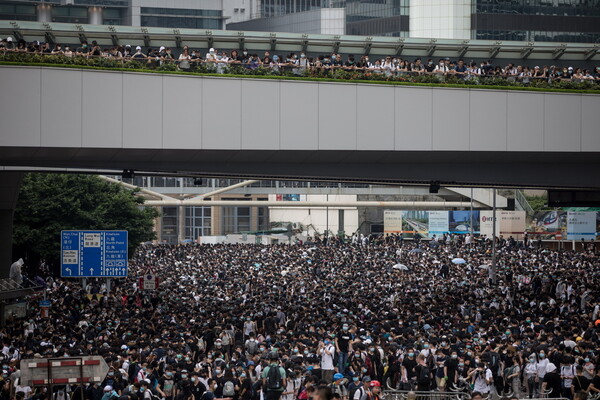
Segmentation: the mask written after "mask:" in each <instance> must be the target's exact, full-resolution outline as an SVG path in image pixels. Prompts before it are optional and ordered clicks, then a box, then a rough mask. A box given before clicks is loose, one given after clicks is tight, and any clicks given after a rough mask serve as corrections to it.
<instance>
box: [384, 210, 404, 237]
mask: <svg viewBox="0 0 600 400" xmlns="http://www.w3.org/2000/svg"><path fill="white" fill-rule="evenodd" d="M383 232H384V233H400V232H402V210H384V211H383Z"/></svg>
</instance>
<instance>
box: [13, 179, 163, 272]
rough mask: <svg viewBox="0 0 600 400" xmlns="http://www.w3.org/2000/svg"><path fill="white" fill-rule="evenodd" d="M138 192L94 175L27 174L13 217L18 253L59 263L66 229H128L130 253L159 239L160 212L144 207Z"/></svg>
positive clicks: (33, 260)
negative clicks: (155, 228)
mask: <svg viewBox="0 0 600 400" xmlns="http://www.w3.org/2000/svg"><path fill="white" fill-rule="evenodd" d="M135 193H136V192H135V191H132V190H128V189H125V188H123V187H122V186H121V185H118V184H113V183H109V182H106V181H104V180H102V179H100V178H99V177H97V176H95V175H63V174H28V175H26V176H25V179H24V180H23V184H22V186H21V191H20V193H19V201H18V203H17V208H16V210H15V216H14V229H13V244H14V247H15V248H14V250H15V251H14V255H15V256H17V257H21V256H24V257H25V258H26V259H27V261H28V264H29V265H30V266H32V267H35V266H37V264H38V263H39V260H40V259H44V260H46V262H48V263H49V264H51V265H52V266H53V267H54V268H58V266H59V265H60V232H61V231H62V230H127V231H128V232H129V233H128V237H129V255H130V256H131V255H132V254H133V252H134V250H135V249H136V247H137V246H138V245H139V244H140V243H142V242H146V241H149V240H152V239H155V237H156V235H155V233H154V231H153V230H152V228H153V225H154V221H153V220H154V218H156V217H157V216H158V212H157V211H156V210H155V209H153V208H144V207H141V206H142V205H143V203H144V200H143V199H142V198H140V197H137V196H135Z"/></svg>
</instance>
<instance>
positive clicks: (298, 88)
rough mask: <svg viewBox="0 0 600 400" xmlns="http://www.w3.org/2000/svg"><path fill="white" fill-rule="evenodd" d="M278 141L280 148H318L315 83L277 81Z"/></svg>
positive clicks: (317, 93) (316, 87)
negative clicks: (278, 96) (278, 84)
mask: <svg viewBox="0 0 600 400" xmlns="http://www.w3.org/2000/svg"><path fill="white" fill-rule="evenodd" d="M280 85H281V86H280V95H281V101H280V116H281V122H280V128H281V130H280V144H281V148H282V149H298V150H317V149H318V148H319V84H318V83H312V82H310V83H305V82H285V81H281V83H280Z"/></svg>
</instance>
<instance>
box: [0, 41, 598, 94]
mask: <svg viewBox="0 0 600 400" xmlns="http://www.w3.org/2000/svg"><path fill="white" fill-rule="evenodd" d="M7 52H8V53H11V52H15V53H28V54H41V55H58V56H65V57H70V58H73V57H84V58H102V59H109V60H113V61H120V62H125V61H135V62H137V63H139V64H141V65H144V66H145V67H148V68H167V67H169V66H170V67H172V68H174V69H178V70H181V71H195V70H198V69H201V70H202V71H203V72H204V71H209V72H215V73H225V72H231V70H232V68H235V67H238V69H237V70H236V71H237V72H239V71H255V70H259V69H266V70H268V71H269V72H270V73H274V74H282V73H289V74H292V75H298V76H304V75H307V74H308V73H309V72H311V71H312V72H314V71H318V72H323V71H348V72H357V73H360V74H362V75H361V76H362V77H363V78H365V77H369V76H373V75H375V76H380V77H381V78H383V77H388V78H389V77H396V78H398V77H400V78H401V77H405V78H418V77H423V76H431V77H435V78H437V80H439V81H444V80H447V78H449V77H454V78H456V79H458V80H462V81H471V82H473V83H479V82H480V81H481V80H483V79H484V78H490V79H498V80H504V81H506V82H516V83H519V84H522V85H524V86H527V85H530V84H532V83H534V82H538V83H539V82H545V83H547V84H552V83H556V82H561V81H563V82H574V83H585V82H587V83H589V84H594V83H596V84H597V83H599V82H600V66H599V67H596V68H595V69H586V68H580V67H577V66H575V67H573V66H568V67H567V66H564V67H559V66H554V65H542V66H526V65H516V64H514V63H509V64H507V65H505V66H499V65H494V63H493V61H492V60H484V61H481V62H475V61H470V62H465V60H463V59H458V60H456V61H455V60H451V59H450V58H441V59H439V60H434V59H432V58H429V59H427V60H424V59H421V58H416V59H414V60H408V59H403V58H401V57H399V56H386V57H376V56H371V57H370V56H369V55H363V56H354V55H352V54H350V55H348V56H347V57H342V55H341V54H338V53H333V54H331V55H329V54H327V55H319V56H310V55H307V54H306V53H305V52H300V53H289V54H286V55H278V54H271V52H270V51H265V52H264V54H262V55H259V54H256V53H251V52H249V51H248V50H247V49H243V50H240V51H238V50H231V51H218V50H216V49H214V48H210V49H208V52H206V53H204V52H202V51H200V50H197V49H190V48H189V47H188V46H183V48H182V49H181V52H180V53H179V54H176V53H175V52H174V51H173V49H171V48H169V47H164V46H161V47H158V48H147V49H142V47H141V46H136V47H135V48H134V47H132V46H130V45H124V46H123V45H121V46H112V47H110V48H107V47H104V48H103V47H102V46H100V45H99V44H98V43H97V42H96V41H92V42H91V45H90V44H88V43H87V42H82V43H81V44H80V45H78V46H74V47H71V46H69V45H64V46H63V45H61V44H58V43H56V44H52V45H51V44H50V43H40V42H30V43H27V42H25V41H23V40H21V41H19V42H17V43H15V42H14V41H13V39H12V37H8V38H5V39H4V40H2V41H1V42H0V53H4V54H6V53H7Z"/></svg>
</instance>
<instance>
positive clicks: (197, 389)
mask: <svg viewBox="0 0 600 400" xmlns="http://www.w3.org/2000/svg"><path fill="white" fill-rule="evenodd" d="M190 383H191V386H190V392H191V393H192V396H194V399H193V400H200V399H201V398H202V395H203V394H204V392H206V386H204V383H202V381H201V380H200V376H199V375H198V373H197V372H192V375H191V377H190Z"/></svg>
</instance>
